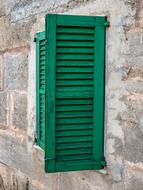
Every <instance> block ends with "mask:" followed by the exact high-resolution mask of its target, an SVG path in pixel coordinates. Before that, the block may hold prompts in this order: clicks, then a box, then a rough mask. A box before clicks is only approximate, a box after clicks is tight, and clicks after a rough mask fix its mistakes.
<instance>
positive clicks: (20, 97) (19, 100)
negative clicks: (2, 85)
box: [13, 93, 27, 130]
mask: <svg viewBox="0 0 143 190" xmlns="http://www.w3.org/2000/svg"><path fill="white" fill-rule="evenodd" d="M13 125H14V126H15V127H16V128H18V129H22V130H26V129H27V96H26V95H25V94H18V93H14V113H13Z"/></svg>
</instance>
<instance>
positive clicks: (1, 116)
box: [0, 92, 7, 125]
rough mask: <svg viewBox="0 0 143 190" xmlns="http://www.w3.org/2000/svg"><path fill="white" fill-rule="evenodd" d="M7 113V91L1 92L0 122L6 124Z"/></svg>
mask: <svg viewBox="0 0 143 190" xmlns="http://www.w3.org/2000/svg"><path fill="white" fill-rule="evenodd" d="M6 114H7V95H6V93H5V92H0V124H2V125H6Z"/></svg>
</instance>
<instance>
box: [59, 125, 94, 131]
mask: <svg viewBox="0 0 143 190" xmlns="http://www.w3.org/2000/svg"><path fill="white" fill-rule="evenodd" d="M82 129H92V124H87V123H83V124H82V125H80V123H79V124H71V123H70V124H63V125H61V124H60V125H57V128H56V130H57V131H59V130H62V131H63V130H66V131H67V130H73V131H74V130H75V131H77V130H82Z"/></svg>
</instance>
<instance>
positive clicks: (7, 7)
mask: <svg viewBox="0 0 143 190" xmlns="http://www.w3.org/2000/svg"><path fill="white" fill-rule="evenodd" d="M47 13H66V14H81V15H106V16H108V19H109V21H110V27H109V28H108V29H107V43H106V110H105V115H106V118H105V156H106V160H107V168H106V169H105V170H101V171H82V172H68V173H56V174H45V172H44V162H43V160H44V153H43V151H42V150H41V149H39V148H38V147H36V146H35V145H34V133H35V78H36V73H35V44H34V42H33V38H34V34H35V33H36V32H38V31H43V30H44V16H45V14H47ZM142 105H143V1H142V0H41V1H40V0H13V1H10V0H2V2H1V3H0V190H67V189H69V190H142V189H143V114H142V113H143V106H142Z"/></svg>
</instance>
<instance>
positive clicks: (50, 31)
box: [45, 15, 56, 172]
mask: <svg viewBox="0 0 143 190" xmlns="http://www.w3.org/2000/svg"><path fill="white" fill-rule="evenodd" d="M46 40H47V41H48V43H46V63H47V74H46V83H47V86H46V92H47V93H46V96H47V99H48V101H47V102H46V108H48V109H47V110H46V126H48V128H47V127H46V139H45V140H46V144H45V147H46V149H45V170H46V171H49V172H54V171H55V85H56V84H55V74H56V71H55V69H56V68H55V67H56V66H55V64H56V59H55V57H56V15H47V16H46Z"/></svg>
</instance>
